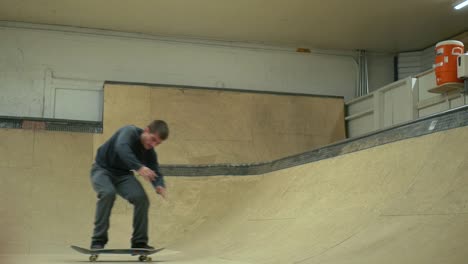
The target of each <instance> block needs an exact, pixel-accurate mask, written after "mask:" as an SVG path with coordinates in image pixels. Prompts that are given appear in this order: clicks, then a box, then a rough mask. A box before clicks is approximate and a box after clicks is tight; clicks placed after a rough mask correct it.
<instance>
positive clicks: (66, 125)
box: [0, 116, 103, 133]
mask: <svg viewBox="0 0 468 264" xmlns="http://www.w3.org/2000/svg"><path fill="white" fill-rule="evenodd" d="M0 128H10V129H36V130H48V131H63V132H78V133H102V130H103V127H102V122H94V121H82V120H67V119H52V118H36V117H10V116H0Z"/></svg>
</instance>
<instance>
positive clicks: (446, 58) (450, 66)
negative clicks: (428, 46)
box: [434, 40, 465, 85]
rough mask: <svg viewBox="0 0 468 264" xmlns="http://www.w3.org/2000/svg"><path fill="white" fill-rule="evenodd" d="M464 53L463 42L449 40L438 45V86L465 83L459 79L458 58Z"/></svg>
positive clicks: (436, 48)
mask: <svg viewBox="0 0 468 264" xmlns="http://www.w3.org/2000/svg"><path fill="white" fill-rule="evenodd" d="M464 52H465V51H464V46H463V42H461V41H457V40H447V41H442V42H439V43H437V45H436V47H435V53H436V61H435V64H434V69H435V75H436V82H437V85H442V84H445V83H457V82H460V83H462V82H463V80H462V79H458V78H457V57H458V56H459V55H461V54H463V53H464Z"/></svg>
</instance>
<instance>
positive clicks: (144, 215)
mask: <svg viewBox="0 0 468 264" xmlns="http://www.w3.org/2000/svg"><path fill="white" fill-rule="evenodd" d="M91 182H92V184H93V188H94V190H95V191H96V193H97V197H98V201H97V205H96V217H95V221H94V232H93V237H92V243H99V244H106V243H107V241H108V239H109V238H108V235H107V230H108V229H109V218H110V214H111V210H112V207H113V205H114V201H115V197H116V194H119V195H120V196H121V197H123V198H124V199H126V200H127V201H128V202H130V203H131V204H133V207H134V210H133V235H132V239H131V242H132V244H136V243H148V208H149V204H150V203H149V200H148V196H147V195H146V193H145V190H144V189H143V187H142V186H141V184H140V182H139V181H138V180H137V179H136V178H135V176H133V175H132V174H128V175H119V176H116V175H113V174H112V173H111V172H109V171H108V170H106V169H104V168H102V167H99V166H98V165H97V164H93V166H92V168H91Z"/></svg>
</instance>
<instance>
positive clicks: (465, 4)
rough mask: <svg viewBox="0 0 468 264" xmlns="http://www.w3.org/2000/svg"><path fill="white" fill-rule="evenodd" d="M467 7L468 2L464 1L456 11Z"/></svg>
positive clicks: (467, 0) (457, 6)
mask: <svg viewBox="0 0 468 264" xmlns="http://www.w3.org/2000/svg"><path fill="white" fill-rule="evenodd" d="M465 6H468V0H465V1H463V2H461V3H459V4H457V5H456V6H455V9H456V10H459V9H462V8H464V7H465Z"/></svg>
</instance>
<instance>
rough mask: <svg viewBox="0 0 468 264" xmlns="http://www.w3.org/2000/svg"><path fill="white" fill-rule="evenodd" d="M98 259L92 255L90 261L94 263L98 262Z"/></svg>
mask: <svg viewBox="0 0 468 264" xmlns="http://www.w3.org/2000/svg"><path fill="white" fill-rule="evenodd" d="M97 258H98V256H97V255H91V256H89V261H91V262H94V261H96V260H97Z"/></svg>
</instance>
